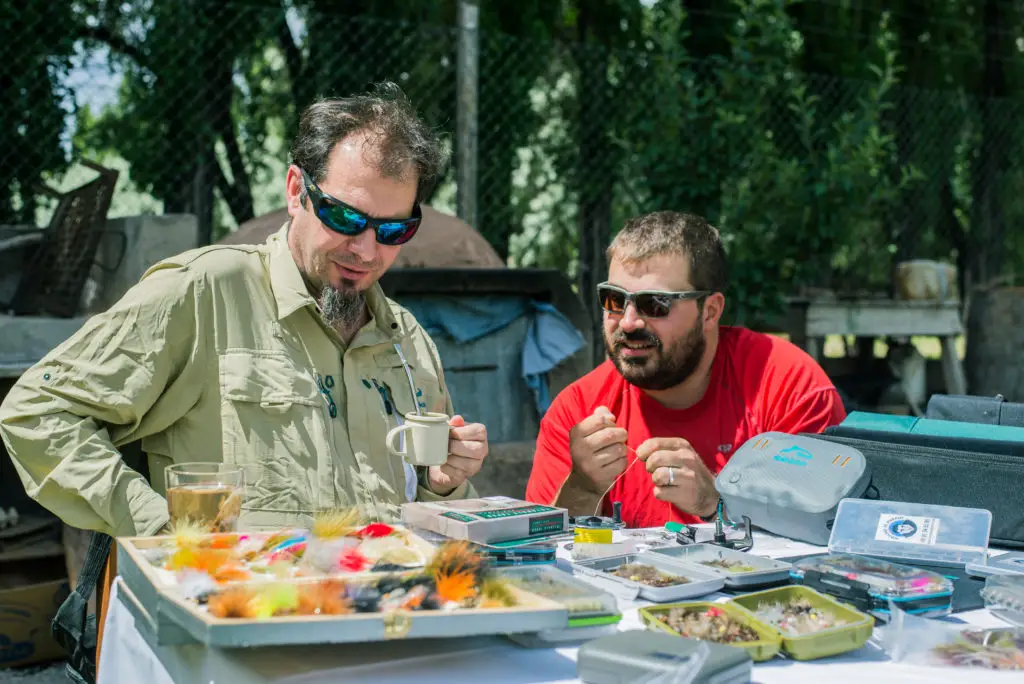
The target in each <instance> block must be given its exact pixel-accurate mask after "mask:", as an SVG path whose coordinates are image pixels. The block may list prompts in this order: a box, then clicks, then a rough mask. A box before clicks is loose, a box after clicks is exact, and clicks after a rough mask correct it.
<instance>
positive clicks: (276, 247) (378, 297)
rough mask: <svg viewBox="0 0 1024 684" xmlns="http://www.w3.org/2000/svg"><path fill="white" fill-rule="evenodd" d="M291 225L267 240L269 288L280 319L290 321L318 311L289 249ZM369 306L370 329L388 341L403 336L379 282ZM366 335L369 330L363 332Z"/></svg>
mask: <svg viewBox="0 0 1024 684" xmlns="http://www.w3.org/2000/svg"><path fill="white" fill-rule="evenodd" d="M289 225H290V222H285V224H284V225H283V226H281V228H280V229H279V230H278V231H277V232H276V233H274V234H273V235H271V236H270V237H269V238H268V239H267V249H268V251H269V254H270V289H271V290H273V292H274V300H275V301H276V302H277V319H278V320H283V319H285V318H287V317H288V316H290V315H292V314H293V313H295V312H296V311H298V310H299V309H301V308H303V307H307V306H313V307H314V308H316V309H318V308H319V305H318V304H317V302H316V300H315V299H314V298H313V297H312V296H311V295H310V294H309V290H308V288H307V287H306V281H305V279H303V277H302V272H301V271H299V267H298V266H297V265H296V263H295V258H294V257H293V256H292V252H291V250H290V249H288V226H289ZM366 304H367V306H368V307H369V308H370V314H371V315H372V316H373V323H374V325H373V326H367V327H368V328H369V327H372V328H375V329H376V331H375V332H378V333H381V334H382V335H383V336H384V338H385V339H387V340H390V339H398V338H400V337H401V334H400V329H399V326H398V320H397V319H396V318H395V313H394V311H392V310H391V304H390V302H388V298H387V296H386V295H385V294H384V290H383V289H381V286H380V284H379V283H374V284H373V285H372V286H371V287H370V289H369V290H367V291H366ZM363 332H367V331H366V330H365V329H364V331H363ZM361 334H362V333H361ZM365 341H366V342H370V341H371V340H365Z"/></svg>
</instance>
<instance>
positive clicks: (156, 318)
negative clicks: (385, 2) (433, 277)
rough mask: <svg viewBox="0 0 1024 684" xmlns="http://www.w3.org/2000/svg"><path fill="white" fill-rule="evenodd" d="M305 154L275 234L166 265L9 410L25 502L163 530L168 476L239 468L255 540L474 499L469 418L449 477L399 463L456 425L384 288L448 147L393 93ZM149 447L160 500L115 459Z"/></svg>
mask: <svg viewBox="0 0 1024 684" xmlns="http://www.w3.org/2000/svg"><path fill="white" fill-rule="evenodd" d="M291 151H292V161H293V163H292V164H291V165H290V166H289V167H288V174H287V178H286V181H285V190H286V200H287V206H288V213H289V215H290V217H291V218H290V221H289V222H288V223H287V224H285V225H284V226H283V227H282V228H281V230H280V231H279V232H278V233H277V234H275V235H273V236H272V237H271V238H270V239H268V240H267V242H266V243H265V244H263V245H259V246H246V245H231V246H218V247H204V248H201V249H196V250H192V251H189V252H186V253H184V254H181V255H178V256H176V257H172V258H170V259H166V260H164V261H162V262H160V263H158V264H156V265H155V266H153V267H152V268H150V269H149V270H148V271H147V272H146V274H145V275H144V276H143V277H142V279H141V281H140V282H139V283H138V284H137V285H136V286H134V287H133V288H132V289H131V290H129V291H128V292H127V294H125V296H124V297H123V298H122V299H121V300H120V301H119V302H118V303H117V304H115V305H114V306H112V307H111V308H110V309H109V310H108V311H106V312H104V313H102V314H99V315H96V316H94V317H92V318H90V319H89V320H88V321H87V322H86V324H85V326H84V327H83V328H82V329H81V330H80V331H79V332H78V333H76V334H75V335H74V336H73V337H71V338H70V339H68V340H67V341H66V342H64V343H63V344H61V345H60V346H59V347H57V348H56V349H54V350H53V351H51V352H50V353H49V354H47V356H46V357H44V358H43V359H42V360H41V361H40V362H39V363H38V364H36V365H35V366H34V367H33V368H31V369H30V370H28V371H27V372H26V373H25V374H24V375H23V376H22V377H21V379H20V380H19V381H18V383H17V384H16V385H15V386H14V388H13V389H12V390H11V391H10V393H9V394H8V396H7V398H6V400H5V401H4V402H3V404H2V406H0V437H2V438H3V442H4V444H5V446H6V447H7V451H8V452H9V453H10V455H11V458H12V460H13V461H14V465H15V467H16V469H17V471H18V473H19V475H20V476H21V479H22V481H23V483H24V485H25V488H26V490H27V492H28V494H29V495H30V496H31V497H33V498H34V499H35V500H37V501H39V502H40V503H41V504H42V505H43V506H45V507H47V508H48V509H50V510H51V511H53V512H54V513H55V514H56V515H58V516H59V517H60V518H62V519H63V520H64V521H65V522H67V523H68V524H70V525H73V526H75V527H78V528H82V529H92V530H97V531H101V532H106V533H108V534H111V535H113V536H122V535H148V534H153V533H155V532H157V531H159V530H161V529H162V528H164V527H165V525H166V524H167V522H168V512H167V503H166V501H165V499H164V497H163V493H164V491H165V487H164V476H163V473H164V468H165V467H166V466H168V465H171V464H173V463H181V462H193V461H215V462H216V461H223V462H226V463H230V464H238V465H240V466H242V467H243V471H244V472H245V474H246V477H247V491H246V494H247V497H246V501H245V503H244V505H243V510H242V516H241V518H240V520H239V525H240V527H243V528H248V529H252V528H261V527H275V526H284V525H303V524H308V523H309V522H310V520H311V516H312V514H313V513H315V512H316V511H317V510H320V509H325V508H335V507H348V506H359V507H360V508H361V509H362V510H363V512H364V513H366V514H368V515H370V516H372V517H376V518H379V519H384V520H393V519H395V518H397V517H398V515H399V506H400V505H401V504H402V503H403V502H405V501H409V500H411V499H416V500H437V499H443V498H467V497H472V496H475V492H474V490H473V488H472V486H471V485H470V483H469V478H470V477H471V476H472V475H474V474H476V473H477V472H478V471H479V469H480V467H481V465H482V462H483V460H484V458H485V456H486V454H487V434H486V430H485V428H484V426H483V425H479V424H469V425H467V424H465V421H463V419H462V418H461V417H459V416H453V418H452V419H451V428H450V441H449V456H448V459H447V462H446V463H445V464H444V465H441V466H435V467H431V468H419V469H415V470H414V469H413V468H412V467H411V466H408V465H407V464H405V463H404V462H403V461H402V460H401V459H400V458H398V457H395V456H392V455H390V454H389V453H388V450H387V447H386V446H385V436H386V434H387V433H388V431H389V430H390V429H391V428H393V427H395V426H397V425H398V424H400V422H401V421H402V417H403V416H405V415H407V414H409V413H413V412H415V411H416V407H417V404H418V405H419V407H420V408H422V409H423V410H424V411H437V412H443V413H446V414H447V415H449V416H451V415H453V407H452V404H451V399H450V397H449V394H448V391H447V388H446V386H445V381H444V374H443V372H442V369H441V362H440V359H439V358H438V355H437V349H436V348H435V346H434V344H433V342H432V341H431V339H430V337H429V336H428V335H427V333H426V332H425V331H424V330H423V329H421V328H420V326H419V325H418V324H417V323H416V321H415V319H414V318H413V316H412V315H411V314H410V313H409V312H408V311H406V310H405V309H403V308H402V307H401V306H399V305H398V304H396V303H395V302H393V301H390V300H389V299H387V298H386V297H385V296H384V293H383V291H382V290H381V289H380V286H379V285H378V284H377V281H378V279H379V278H380V276H381V275H382V274H383V273H384V271H386V270H387V268H388V267H389V266H390V265H391V264H392V263H393V262H394V261H395V258H396V257H397V256H398V253H399V250H400V249H401V245H402V244H404V242H406V241H408V240H409V239H411V238H412V237H413V235H414V234H415V232H416V230H417V228H418V225H419V222H418V219H419V216H420V209H419V203H420V202H422V201H423V200H424V199H425V197H426V196H427V195H428V194H429V192H430V189H431V188H432V186H433V185H434V184H435V183H436V182H437V180H438V179H439V178H440V176H441V173H442V171H443V168H444V163H445V161H446V160H445V154H444V152H443V148H442V146H441V145H440V142H439V141H438V139H437V138H436V137H435V135H434V133H433V132H432V131H431V130H430V129H429V128H428V127H427V126H426V125H425V124H424V123H423V122H422V121H420V120H419V119H418V118H417V117H416V115H415V113H414V112H413V111H412V109H411V107H410V106H409V104H408V103H407V101H406V100H405V99H404V96H402V94H401V92H400V91H398V89H397V87H395V86H393V85H391V84H386V85H385V86H383V87H382V88H381V89H380V92H378V93H377V94H375V95H372V96H371V95H367V96H360V97H351V98H346V99H335V100H326V101H322V102H319V103H317V104H314V105H312V106H311V107H309V108H308V109H307V110H306V112H305V113H304V114H303V116H302V119H301V122H300V128H299V132H298V135H297V137H296V139H295V141H294V142H293V145H292V150H291ZM419 239H430V236H428V235H427V236H420V238H419ZM410 374H411V378H412V382H411V383H410V379H409V375H410ZM414 388H415V389H414ZM138 439H141V440H142V447H143V450H144V451H145V452H146V454H147V456H148V459H149V469H150V473H151V475H152V477H151V482H147V481H146V480H145V479H144V478H143V477H142V476H141V475H140V474H139V473H137V472H135V471H133V470H131V469H130V468H128V467H127V466H126V465H125V463H124V462H123V460H122V459H121V456H120V454H119V452H118V450H117V447H119V446H121V445H124V444H126V443H128V442H133V441H135V440H138Z"/></svg>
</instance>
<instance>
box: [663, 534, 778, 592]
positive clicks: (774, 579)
mask: <svg viewBox="0 0 1024 684" xmlns="http://www.w3.org/2000/svg"><path fill="white" fill-rule="evenodd" d="M650 553H656V554H661V555H664V556H668V557H669V558H672V559H673V560H675V561H677V562H679V563H682V564H685V565H691V564H692V565H698V566H700V567H701V569H703V570H704V571H705V572H706V571H709V570H710V571H711V572H713V573H715V574H718V575H721V576H722V578H723V579H724V580H725V586H727V587H730V588H750V587H760V586H765V585H771V584H779V583H781V582H786V583H788V582H789V571H790V568H792V565H791V564H789V563H787V562H785V561H780V560H774V559H772V558H763V557H761V556H755V555H754V554H752V553H744V552H743V551H736V550H735V549H727V548H723V547H721V546H716V545H714V544H690V545H687V546H678V545H676V546H666V547H664V548H659V549H651V550H650Z"/></svg>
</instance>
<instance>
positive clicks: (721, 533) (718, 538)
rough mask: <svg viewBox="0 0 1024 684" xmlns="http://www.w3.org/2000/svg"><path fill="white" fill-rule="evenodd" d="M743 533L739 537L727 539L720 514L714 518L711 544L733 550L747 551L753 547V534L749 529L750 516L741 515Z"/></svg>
mask: <svg viewBox="0 0 1024 684" xmlns="http://www.w3.org/2000/svg"><path fill="white" fill-rule="evenodd" d="M743 528H744V534H743V536H742V537H740V538H739V539H728V538H727V537H726V536H725V527H724V525H723V523H722V516H721V515H719V516H718V518H716V519H715V537H714V539H713V540H712V542H711V543H712V544H714V545H715V546H721V547H722V548H726V549H733V550H735V551H749V550H750V549H752V548H754V536H753V534H752V533H751V531H750V518H748V517H747V516H743Z"/></svg>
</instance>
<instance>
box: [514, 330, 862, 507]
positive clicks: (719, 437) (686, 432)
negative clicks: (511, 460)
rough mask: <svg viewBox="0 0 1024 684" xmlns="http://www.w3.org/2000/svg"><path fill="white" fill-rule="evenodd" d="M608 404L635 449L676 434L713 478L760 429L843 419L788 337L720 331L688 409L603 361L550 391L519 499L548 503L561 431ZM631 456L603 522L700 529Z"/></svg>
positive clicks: (564, 473) (564, 464) (563, 459)
mask: <svg viewBox="0 0 1024 684" xmlns="http://www.w3.org/2000/svg"><path fill="white" fill-rule="evenodd" d="M598 406H606V407H608V409H609V410H610V411H611V412H612V414H613V415H614V416H615V422H616V423H617V424H618V425H619V426H620V427H624V428H626V431H627V432H628V433H629V437H628V440H627V444H628V445H629V446H630V447H632V448H633V449H634V450H635V449H636V448H637V447H639V446H640V445H641V444H642V443H643V442H644V441H645V440H647V439H649V438H651V437H682V438H683V439H686V440H687V441H688V442H689V443H690V444H691V445H692V446H693V448H694V449H695V450H696V452H697V453H698V454H699V455H700V457H701V459H702V460H703V461H704V463H705V464H706V465H707V467H708V469H709V470H710V471H711V472H712V473H713V474H717V473H718V472H719V471H721V470H722V467H723V466H725V463H726V462H727V461H728V460H729V456H730V454H731V453H732V452H734V451H735V450H736V449H738V448H739V447H740V446H742V445H743V443H744V442H746V441H747V440H748V439H750V438H751V437H754V436H756V435H759V434H761V433H764V432H772V431H775V432H786V433H790V434H795V433H797V432H810V433H820V432H822V431H823V430H824V429H825V428H827V427H829V426H830V425H835V424H837V423H840V422H842V420H843V419H844V418H845V417H846V411H845V409H844V408H843V403H842V400H841V399H840V398H839V393H838V392H837V391H836V389H835V386H834V385H833V384H832V381H831V380H829V378H828V376H827V375H826V374H825V371H823V370H822V369H821V367H820V366H819V365H818V364H817V363H815V362H814V360H813V359H812V358H811V357H810V356H809V355H808V354H807V353H806V352H804V351H803V350H802V349H800V348H799V347H797V346H796V345H794V344H792V343H790V342H787V341H786V340H784V339H782V338H779V337H774V336H771V335H765V334H762V333H756V332H753V331H751V330H747V329H746V328H737V327H730V326H722V327H721V328H720V334H719V341H718V350H717V353H716V354H715V360H714V363H713V364H712V367H711V381H710V383H709V385H708V389H707V392H705V394H704V397H703V398H702V399H701V400H700V401H699V402H697V403H696V404H695V405H693V406H691V407H690V408H688V409H682V410H679V409H670V408H666V407H665V406H663V405H661V404H659V403H658V402H657V401H655V400H654V399H652V398H651V397H649V396H647V395H646V394H644V392H643V391H641V390H640V389H638V388H636V387H634V386H633V385H630V384H629V383H628V382H626V381H625V380H624V379H623V377H622V376H621V375H620V374H619V372H618V370H616V368H615V366H614V365H613V364H612V362H611V361H605V362H604V363H603V364H601V365H600V366H598V367H597V368H595V369H594V370H593V371H591V372H590V373H588V374H587V375H585V376H583V377H582V378H580V379H579V380H577V381H576V382H574V383H573V384H571V385H569V386H568V387H566V388H565V389H564V390H563V391H562V392H560V393H559V394H558V396H557V397H556V398H555V400H554V402H553V403H552V404H551V407H550V408H549V409H548V411H547V413H545V415H544V418H543V419H542V420H541V425H540V434H539V435H538V436H537V451H536V453H535V454H534V457H533V470H532V472H531V473H530V480H529V482H528V483H527V486H526V499H527V500H528V501H531V502H534V503H542V504H550V503H552V502H553V501H554V499H555V497H556V496H557V495H558V491H559V489H561V487H562V485H563V484H564V483H565V480H566V478H568V477H569V472H570V470H571V469H572V458H571V456H570V454H569V430H571V429H572V428H573V426H575V425H576V424H577V423H579V422H580V421H581V420H583V419H584V418H586V417H587V416H589V415H591V414H593V412H594V409H596V408H597V407H598ZM635 461H636V456H635V453H634V452H629V453H628V454H627V461H626V462H627V466H628V469H627V471H626V473H625V475H623V476H622V477H621V478H619V480H618V482H616V483H615V484H614V485H613V486H612V488H611V491H609V492H608V495H607V496H605V498H604V502H603V513H604V515H611V504H612V502H613V501H620V502H622V519H623V520H624V521H625V522H626V524H627V525H628V526H629V527H658V526H661V525H663V524H665V522H667V521H668V520H674V521H677V522H684V523H695V522H700V521H699V519H698V518H697V517H695V516H693V515H690V514H688V513H683V512H682V511H681V510H679V509H678V508H676V507H675V506H673V505H671V504H669V503H668V502H665V501H659V500H658V499H655V498H654V483H653V482H652V480H651V476H650V474H649V473H648V472H647V469H646V467H645V465H644V464H643V463H640V462H638V461H636V462H635Z"/></svg>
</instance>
